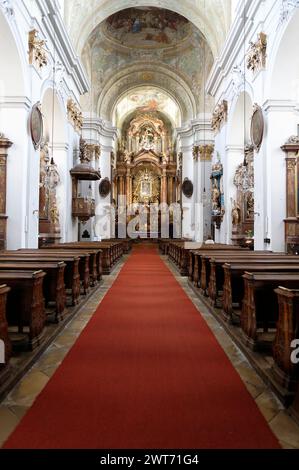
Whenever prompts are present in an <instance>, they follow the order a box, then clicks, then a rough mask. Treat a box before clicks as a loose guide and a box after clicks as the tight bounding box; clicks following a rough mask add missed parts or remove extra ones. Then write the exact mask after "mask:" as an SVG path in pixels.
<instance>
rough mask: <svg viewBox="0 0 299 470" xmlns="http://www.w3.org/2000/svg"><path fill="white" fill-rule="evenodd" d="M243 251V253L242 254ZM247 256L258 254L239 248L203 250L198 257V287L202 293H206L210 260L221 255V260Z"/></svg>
mask: <svg viewBox="0 0 299 470" xmlns="http://www.w3.org/2000/svg"><path fill="white" fill-rule="evenodd" d="M244 253H245V255H244ZM243 256H246V257H249V256H258V255H256V254H254V252H250V251H249V250H248V251H245V250H244V251H243V250H242V249H240V250H224V251H222V250H217V251H203V252H202V253H201V254H200V255H199V258H198V263H199V265H198V270H199V274H200V278H199V279H200V281H199V288H200V291H201V293H202V294H203V295H208V293H207V289H208V286H209V279H210V273H211V265H210V260H211V259H216V258H217V257H223V259H224V260H223V262H225V261H227V260H230V259H234V258H238V257H243Z"/></svg>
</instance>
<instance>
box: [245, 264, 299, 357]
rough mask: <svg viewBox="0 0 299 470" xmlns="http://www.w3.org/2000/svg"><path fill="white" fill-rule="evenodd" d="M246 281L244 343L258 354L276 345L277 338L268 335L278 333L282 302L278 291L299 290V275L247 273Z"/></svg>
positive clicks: (290, 273) (288, 273) (289, 273)
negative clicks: (277, 296)
mask: <svg viewBox="0 0 299 470" xmlns="http://www.w3.org/2000/svg"><path fill="white" fill-rule="evenodd" d="M242 277H243V279H244V298H243V302H242V313H241V328H242V332H243V340H244V343H245V344H246V345H247V346H249V347H251V348H252V349H254V350H256V349H265V348H266V347H267V346H269V344H270V345H272V341H273V338H272V337H269V335H268V334H267V333H269V332H270V329H272V331H275V327H276V322H277V320H278V302H277V298H276V294H275V291H274V289H276V288H278V287H279V286H283V287H287V288H289V289H296V288H298V286H299V273H292V272H283V273H279V272H276V273H275V272H261V273H248V272H246V273H245V274H243V276H242ZM259 329H262V330H263V333H261V332H259V331H258V330H259ZM265 336H267V337H266V338H265ZM270 336H272V335H270ZM271 340H272V341H271Z"/></svg>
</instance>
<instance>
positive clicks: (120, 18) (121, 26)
mask: <svg viewBox="0 0 299 470" xmlns="http://www.w3.org/2000/svg"><path fill="white" fill-rule="evenodd" d="M103 32H104V34H105V35H106V36H107V37H108V38H109V39H111V40H115V41H116V42H118V43H120V44H122V45H124V46H128V47H133V48H138V47H142V48H144V47H145V48H161V47H162V48H165V47H167V46H173V45H176V44H177V43H178V42H181V41H183V40H185V39H187V38H188V36H190V34H191V32H192V31H191V24H190V23H189V22H188V20H186V19H185V18H184V17H182V16H180V15H178V14H177V13H174V12H171V11H167V10H161V9H159V8H151V7H148V8H128V9H126V10H122V11H120V12H119V13H116V14H114V15H112V16H110V17H109V18H108V19H107V21H106V22H105V27H104V28H103Z"/></svg>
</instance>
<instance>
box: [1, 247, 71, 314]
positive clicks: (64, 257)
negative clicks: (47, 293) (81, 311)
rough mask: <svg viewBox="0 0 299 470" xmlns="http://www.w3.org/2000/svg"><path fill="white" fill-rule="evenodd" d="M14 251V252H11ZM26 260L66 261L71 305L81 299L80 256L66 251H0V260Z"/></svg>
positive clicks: (65, 279) (67, 286)
mask: <svg viewBox="0 0 299 470" xmlns="http://www.w3.org/2000/svg"><path fill="white" fill-rule="evenodd" d="M11 253H12V254H11ZM2 261H5V262H26V263H32V262H33V263H36V262H37V263H44V262H45V263H53V262H64V263H65V264H66V268H65V271H64V284H65V288H66V289H68V290H69V291H70V293H71V305H73V306H75V305H77V304H78V303H79V300H80V274H79V261H80V258H79V256H74V255H73V256H70V255H68V254H65V253H60V254H58V255H53V253H52V254H51V255H48V254H43V253H42V252H41V253H33V254H32V253H20V252H19V251H13V252H2V253H0V262H2Z"/></svg>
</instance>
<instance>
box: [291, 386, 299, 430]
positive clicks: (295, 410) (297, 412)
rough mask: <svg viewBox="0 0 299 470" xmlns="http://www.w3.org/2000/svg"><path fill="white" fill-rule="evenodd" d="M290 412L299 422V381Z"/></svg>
mask: <svg viewBox="0 0 299 470" xmlns="http://www.w3.org/2000/svg"><path fill="white" fill-rule="evenodd" d="M290 414H291V415H292V416H293V418H295V420H296V421H297V423H298V424H299V383H298V384H297V392H296V394H295V399H294V402H293V404H292V406H291V408H290Z"/></svg>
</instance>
